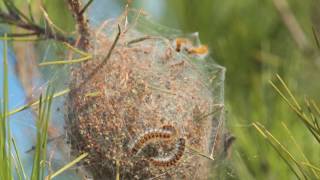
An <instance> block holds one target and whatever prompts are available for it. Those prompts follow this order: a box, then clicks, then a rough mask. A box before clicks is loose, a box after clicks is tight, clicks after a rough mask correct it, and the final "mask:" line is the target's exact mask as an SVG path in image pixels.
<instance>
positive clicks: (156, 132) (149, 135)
mask: <svg viewBox="0 0 320 180" xmlns="http://www.w3.org/2000/svg"><path fill="white" fill-rule="evenodd" d="M175 134H176V129H175V127H174V126H172V125H164V126H162V128H161V129H151V130H147V131H145V132H143V133H142V134H141V135H139V136H138V137H137V138H136V139H135V140H134V141H133V143H132V144H131V146H130V150H131V154H132V155H135V154H137V153H138V152H139V151H140V150H141V149H142V148H143V147H144V146H145V145H147V144H149V143H150V142H151V141H155V140H162V141H163V140H170V139H171V138H173V137H174V136H175Z"/></svg>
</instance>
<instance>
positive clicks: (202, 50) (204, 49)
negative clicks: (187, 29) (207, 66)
mask: <svg viewBox="0 0 320 180" xmlns="http://www.w3.org/2000/svg"><path fill="white" fill-rule="evenodd" d="M175 50H176V51H177V52H181V51H182V50H185V51H186V52H187V53H188V54H190V55H193V56H196V57H198V58H205V57H206V56H207V55H208V54H209V49H208V46H207V45H203V44H200V45H198V46H194V45H193V44H192V42H191V41H190V40H189V39H187V38H176V39H175Z"/></svg>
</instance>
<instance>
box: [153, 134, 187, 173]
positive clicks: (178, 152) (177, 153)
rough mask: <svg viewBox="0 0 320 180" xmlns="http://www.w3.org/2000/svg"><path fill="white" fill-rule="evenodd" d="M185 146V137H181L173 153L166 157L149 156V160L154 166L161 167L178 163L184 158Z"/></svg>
mask: <svg viewBox="0 0 320 180" xmlns="http://www.w3.org/2000/svg"><path fill="white" fill-rule="evenodd" d="M185 148H186V140H185V138H179V139H178V141H177V143H176V148H175V149H174V150H173V152H172V153H171V154H169V155H168V156H164V157H151V158H149V161H150V162H151V163H152V164H153V165H154V166H159V167H169V166H173V165H175V164H177V162H178V161H179V160H180V159H181V158H182V156H183V154H184V151H185Z"/></svg>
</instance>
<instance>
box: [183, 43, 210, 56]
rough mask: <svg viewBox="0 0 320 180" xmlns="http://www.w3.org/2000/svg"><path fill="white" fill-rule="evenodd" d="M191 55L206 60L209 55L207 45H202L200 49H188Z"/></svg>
mask: <svg viewBox="0 0 320 180" xmlns="http://www.w3.org/2000/svg"><path fill="white" fill-rule="evenodd" d="M187 51H188V53H189V54H192V55H195V56H197V57H199V58H205V57H206V56H207V55H208V54H209V49H208V46H207V45H200V46H198V47H192V48H189V49H187Z"/></svg>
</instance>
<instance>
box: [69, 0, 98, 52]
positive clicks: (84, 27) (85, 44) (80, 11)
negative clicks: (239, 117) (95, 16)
mask: <svg viewBox="0 0 320 180" xmlns="http://www.w3.org/2000/svg"><path fill="white" fill-rule="evenodd" d="M91 3H92V0H90V1H89V2H88V3H87V4H86V5H85V6H84V8H81V7H82V6H81V2H80V0H68V4H69V7H70V10H71V12H72V14H73V17H74V18H75V21H76V23H77V28H78V32H79V34H80V40H79V46H80V48H81V49H83V50H85V51H87V50H88V49H89V47H90V41H89V37H90V33H89V25H88V20H87V19H86V18H85V16H84V12H85V10H86V9H87V8H88V6H89V5H90V4H91Z"/></svg>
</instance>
